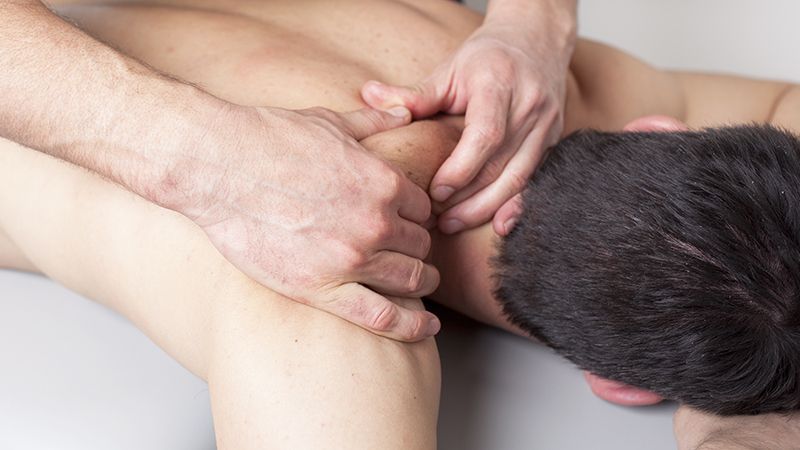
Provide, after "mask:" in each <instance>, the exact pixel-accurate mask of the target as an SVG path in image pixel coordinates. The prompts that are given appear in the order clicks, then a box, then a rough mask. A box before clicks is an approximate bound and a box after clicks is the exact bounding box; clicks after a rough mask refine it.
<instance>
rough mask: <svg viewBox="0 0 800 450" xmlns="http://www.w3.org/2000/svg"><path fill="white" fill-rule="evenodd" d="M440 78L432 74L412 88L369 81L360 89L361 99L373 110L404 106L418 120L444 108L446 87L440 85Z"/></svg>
mask: <svg viewBox="0 0 800 450" xmlns="http://www.w3.org/2000/svg"><path fill="white" fill-rule="evenodd" d="M441 78H442V77H441V76H439V75H438V74H434V75H432V76H431V77H429V78H427V79H425V80H423V81H421V82H420V83H417V84H415V85H413V86H391V85H388V84H383V83H381V82H379V81H375V80H371V81H367V82H366V83H364V85H363V86H362V87H361V98H362V99H363V100H364V102H365V103H366V104H367V105H369V106H371V107H373V108H375V109H381V110H385V109H389V108H392V107H394V106H398V105H402V106H405V107H406V108H408V110H409V111H411V114H412V115H413V116H414V117H415V118H417V119H420V118H424V117H428V116H432V115H434V114H436V113H437V112H439V111H440V110H442V109H443V108H444V106H445V98H446V94H447V87H446V86H447V85H444V86H443V85H442V84H443V83H442V82H441V81H440V80H441Z"/></svg>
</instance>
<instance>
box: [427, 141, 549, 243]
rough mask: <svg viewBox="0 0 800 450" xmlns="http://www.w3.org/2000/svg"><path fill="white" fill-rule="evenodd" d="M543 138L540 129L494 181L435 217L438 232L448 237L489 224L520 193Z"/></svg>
mask: <svg viewBox="0 0 800 450" xmlns="http://www.w3.org/2000/svg"><path fill="white" fill-rule="evenodd" d="M546 136H547V131H546V130H543V129H540V128H537V129H536V130H535V131H534V132H533V133H532V134H530V135H529V136H528V137H527V138H526V140H525V142H524V144H523V147H522V149H521V150H520V151H519V152H518V153H517V154H516V155H514V156H513V157H512V158H511V160H510V161H509V162H508V164H507V165H506V167H505V168H504V170H503V172H502V174H501V175H500V177H499V178H498V179H497V181H495V182H494V183H492V184H490V185H489V186H487V187H485V188H484V189H483V190H481V191H479V192H478V193H476V194H475V195H473V196H472V197H470V198H468V199H466V200H464V201H463V202H461V203H459V204H457V205H455V206H453V207H452V208H450V209H448V210H447V211H445V212H444V213H443V214H442V215H441V216H439V230H440V231H442V232H443V233H445V234H452V233H457V232H459V231H461V230H463V229H466V228H473V227H476V226H478V225H481V224H483V223H486V222H487V221H489V219H490V218H491V217H492V216H493V215H494V214H495V212H497V210H498V209H500V207H501V206H502V205H503V204H504V203H505V202H507V201H508V200H510V199H511V197H513V196H515V195H517V194H519V193H520V192H522V190H523V189H524V188H525V186H526V185H527V184H528V179H529V178H530V176H531V174H532V173H533V170H534V168H535V167H536V166H537V165H538V164H539V161H540V160H541V157H542V154H543V153H544V152H543V151H542V145H543V143H544V139H545V138H546Z"/></svg>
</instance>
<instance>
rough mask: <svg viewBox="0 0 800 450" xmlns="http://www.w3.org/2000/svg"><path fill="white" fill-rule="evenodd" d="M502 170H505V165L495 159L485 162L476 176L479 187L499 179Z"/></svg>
mask: <svg viewBox="0 0 800 450" xmlns="http://www.w3.org/2000/svg"><path fill="white" fill-rule="evenodd" d="M503 168H505V164H504V163H502V162H501V161H499V160H497V159H495V158H492V159H490V160H488V161H486V164H484V166H483V169H482V170H481V172H480V173H479V174H478V178H477V179H478V183H479V184H481V185H487V184H489V183H491V182H493V181H494V180H496V179H498V178H499V177H500V174H501V173H503Z"/></svg>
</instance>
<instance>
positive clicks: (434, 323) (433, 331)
mask: <svg viewBox="0 0 800 450" xmlns="http://www.w3.org/2000/svg"><path fill="white" fill-rule="evenodd" d="M427 314H428V316H429V319H428V325H427V327H426V328H425V333H424V334H425V337H426V338H429V337H433V336H436V335H437V334H439V331H441V330H442V322H441V321H440V320H439V318H438V317H436V316H435V315H433V314H431V313H427Z"/></svg>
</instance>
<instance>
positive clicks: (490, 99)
mask: <svg viewBox="0 0 800 450" xmlns="http://www.w3.org/2000/svg"><path fill="white" fill-rule="evenodd" d="M491 5H492V3H491V2H490V8H491ZM498 15H499V13H498V14H495V16H492V10H491V9H490V11H489V15H488V16H487V19H486V21H485V22H484V25H483V26H481V27H480V28H479V29H478V30H477V31H475V33H474V34H472V36H470V37H469V39H467V40H466V42H464V44H463V45H462V46H461V48H459V49H458V50H457V51H456V52H455V53H454V54H453V55H452V56H451V57H450V58H449V59H448V60H447V61H445V62H444V63H443V64H441V65H440V66H439V67H437V68H436V69H435V70H434V71H433V73H432V74H431V75H430V76H429V77H428V78H426V79H424V80H422V81H421V82H419V83H418V84H416V85H414V86H411V87H397V86H387V85H384V84H381V83H378V82H376V81H371V82H368V83H367V84H365V85H364V86H363V88H362V97H363V98H364V100H365V101H366V102H367V104H369V105H371V106H373V107H375V108H387V107H389V106H392V105H397V104H402V105H405V106H406V107H408V108H409V109H410V110H411V112H412V113H413V115H414V117H415V118H422V117H427V116H431V115H433V114H436V113H438V112H440V111H442V112H446V113H448V114H466V117H465V122H466V127H465V129H464V133H463V135H462V137H461V140H460V142H459V143H458V146H457V147H456V148H455V150H454V151H453V153H452V155H451V156H450V157H449V158H448V159H447V160H446V161H445V162H444V164H443V165H442V166H441V168H440V169H439V171H438V172H437V173H436V175H435V176H434V178H433V181H432V183H431V192H430V193H431V197H432V198H433V199H434V200H435V201H437V202H445V201H447V205H448V206H451V207H450V208H449V209H447V211H445V212H444V213H443V214H441V215H440V217H439V222H438V223H439V229H440V230H441V231H443V232H445V233H455V232H458V231H460V230H462V229H465V228H467V227H474V226H477V225H480V224H482V223H484V222H486V221H487V220H489V219H491V218H492V216H493V215H494V217H495V219H494V228H495V230H496V231H497V232H498V233H499V234H503V235H504V234H506V229H507V228H508V229H509V230H510V227H511V226H513V221H514V220H515V219H514V218H515V217H516V216H517V215H518V214H519V212H520V211H521V203H520V202H521V199H520V197H519V195H518V194H519V193H520V192H521V191H522V189H523V188H524V187H525V185H526V183H527V180H528V178H529V177H530V175H531V174H532V173H533V171H534V169H535V168H536V165H537V164H538V163H539V161H540V159H541V157H542V155H543V153H544V150H545V148H546V147H547V146H548V145H550V144H553V143H554V142H555V141H556V139H557V138H558V137H559V135H560V132H561V129H562V123H563V107H564V97H565V92H566V81H565V80H566V69H567V65H568V62H569V58H570V56H571V52H572V39H573V37H572V35H571V34H570V33H572V32H571V31H568V32H566V33H564V32H561V31H560V29H559V31H556V30H557V29H558V28H557V24H555V23H553V21H542V20H541V18H540V17H533V18H529V17H527V15H524V14H523V15H521V16H519V17H511V18H509V17H505V16H502V17H498ZM501 207H502V208H501ZM498 209H499V211H498ZM495 212H497V214H495Z"/></svg>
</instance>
